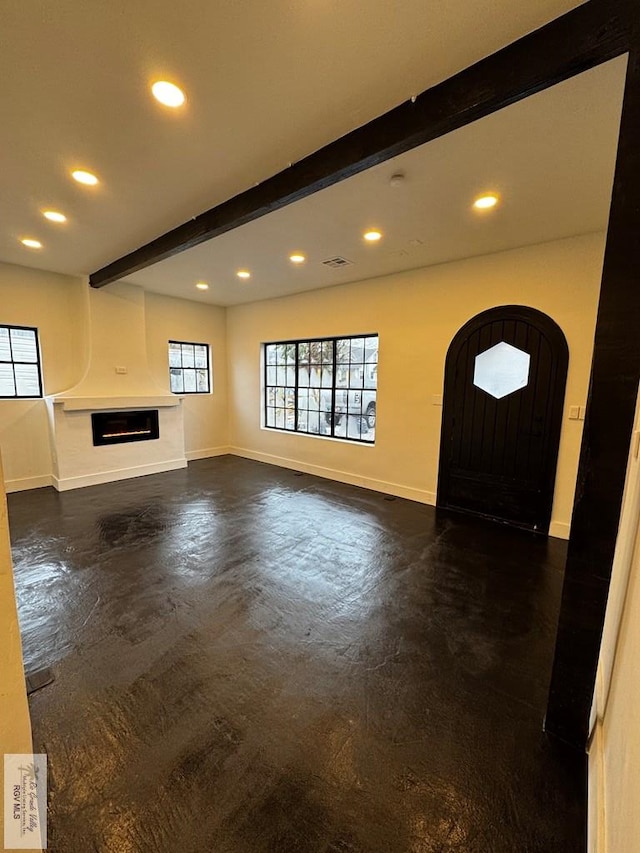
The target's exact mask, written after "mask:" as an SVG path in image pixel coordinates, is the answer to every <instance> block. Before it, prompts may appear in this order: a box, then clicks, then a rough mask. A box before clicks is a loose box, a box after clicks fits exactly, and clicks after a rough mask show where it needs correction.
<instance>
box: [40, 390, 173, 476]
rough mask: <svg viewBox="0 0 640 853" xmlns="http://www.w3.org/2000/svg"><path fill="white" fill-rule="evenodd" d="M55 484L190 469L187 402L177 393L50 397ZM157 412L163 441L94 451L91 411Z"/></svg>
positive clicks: (109, 446)
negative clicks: (184, 409)
mask: <svg viewBox="0 0 640 853" xmlns="http://www.w3.org/2000/svg"><path fill="white" fill-rule="evenodd" d="M47 407H48V410H49V424H50V429H51V446H52V451H53V485H54V487H55V488H56V489H57V490H58V491H59V492H64V491H67V490H69V489H78V488H81V487H83V486H95V485H97V484H99V483H111V482H114V481H115V480H125V479H128V478H130V477H141V476H144V475H146V474H157V473H160V472H161V471H174V470H176V469H177V468H185V467H186V465H187V460H186V457H185V450H184V424H183V417H182V398H181V397H176V396H174V395H172V394H159V395H153V396H127V397H74V396H71V395H65V396H59V397H49V398H47ZM143 409H157V410H158V416H159V426H160V437H159V438H157V439H153V440H150V441H136V442H129V443H124V444H114V445H106V446H101V447H95V446H94V444H93V433H92V429H91V413H92V412H96V411H117V412H122V411H127V410H132V411H133V410H135V411H140V410H143Z"/></svg>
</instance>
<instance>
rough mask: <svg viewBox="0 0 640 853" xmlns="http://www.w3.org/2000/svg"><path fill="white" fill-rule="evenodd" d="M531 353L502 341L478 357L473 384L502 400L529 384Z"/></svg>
mask: <svg viewBox="0 0 640 853" xmlns="http://www.w3.org/2000/svg"><path fill="white" fill-rule="evenodd" d="M530 362H531V357H530V355H529V353H526V352H522V350H519V349H517V348H516V347H512V346H511V344H507V343H505V342H504V341H501V342H500V343H499V344H496V345H495V346H493V347H491V349H488V350H486V351H485V352H482V353H480V355H477V356H476V363H475V370H474V373H473V384H474V385H475V386H476V387H477V388H481V389H482V390H483V391H486V392H487V394H491V396H492V397H495V398H496V399H497V400H501V399H502V398H503V397H506V396H507V395H508V394H513V392H514V391H518V390H520V388H525V387H526V386H527V384H528V382H529V364H530Z"/></svg>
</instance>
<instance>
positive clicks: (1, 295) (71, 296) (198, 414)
mask: <svg viewBox="0 0 640 853" xmlns="http://www.w3.org/2000/svg"><path fill="white" fill-rule="evenodd" d="M0 323H7V324H16V325H24V326H36V327H37V328H38V332H39V339H40V348H41V354H42V368H43V378H44V392H45V394H48V395H53V394H58V393H61V392H63V391H67V390H69V389H74V390H75V391H78V389H80V391H81V390H82V389H83V388H84V387H85V385H84V378H85V376H86V372H87V368H88V366H89V363H90V361H91V365H92V370H91V376H90V382H89V384H90V386H91V389H92V393H93V394H95V393H98V392H99V393H101V394H107V395H109V394H110V395H114V396H117V395H118V394H123V395H125V394H135V393H138V392H141V391H142V390H144V391H146V392H147V393H148V392H149V390H150V384H149V383H150V381H153V382H155V384H157V386H158V388H159V390H161V389H164V390H167V391H168V390H169V381H168V355H167V341H168V340H169V339H170V338H175V339H178V340H187V341H188V340H197V341H200V342H204V343H209V344H210V345H211V347H212V353H213V370H214V374H213V375H214V392H213V394H211V395H205V396H198V397H188V398H186V399H185V402H184V404H183V409H184V426H185V443H186V452H187V458H188V459H193V458H198V456H202V455H210V454H211V453H214V452H215V453H218V452H224V451H225V450H226V445H227V443H228V441H227V420H228V418H227V388H226V381H227V370H226V351H225V347H226V344H225V311H224V309H222V308H216V307H213V306H209V305H203V304H201V303H195V302H191V301H188V300H185V299H171V298H168V297H162V296H156V295H155V294H147V293H145V292H144V291H143V290H142V289H141V288H138V287H135V286H132V285H124V284H118V285H114V286H112V287H110V288H106V289H105V290H104V291H95V290H90V288H89V287H88V285H87V282H86V280H85V279H82V278H77V277H72V276H65V275H57V274H55V273H49V272H42V271H40V270H33V269H29V268H26V267H18V266H12V265H9V264H0ZM114 330H116V331H115V332H114ZM147 362H148V366H147ZM116 365H122V366H124V367H126V368H127V371H128V372H127V374H126V375H124V376H121V375H118V374H116V373H115V366H116ZM141 365H144V366H143V367H141ZM87 387H88V386H87ZM0 450H2V453H3V457H4V467H5V482H6V487H7V490H8V491H14V490H17V489H25V488H36V487H39V486H44V485H50V483H51V475H52V459H51V449H50V441H49V421H48V416H47V409H46V404H45V402H44V400H33V401H31V400H0Z"/></svg>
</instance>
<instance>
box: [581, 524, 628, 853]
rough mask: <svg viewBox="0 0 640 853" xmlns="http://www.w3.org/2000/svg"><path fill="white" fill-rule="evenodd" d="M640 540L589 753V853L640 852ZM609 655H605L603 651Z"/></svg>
mask: <svg viewBox="0 0 640 853" xmlns="http://www.w3.org/2000/svg"><path fill="white" fill-rule="evenodd" d="M638 614H640V536H637V537H635V553H634V556H633V561H632V565H631V575H630V578H629V586H628V590H627V596H626V604H625V607H624V612H623V616H622V621H621V624H620V633H619V635H618V637H617V638H616V639H617V642H615V663H614V667H613V672H612V677H611V683H610V687H609V691H608V696H607V699H606V704H605V705H603V706H602V707H601V708H600V709H599V719H598V722H597V725H596V730H595V733H594V739H593V742H592V745H591V749H590V754H589V776H590V784H589V818H590V819H589V827H590V842H589V850H590V853H596V851H597V853H605V851H606V853H637V851H638V850H640V821H639V820H638V803H639V802H640V773H639V772H638V768H639V767H640V704H639V703H638V696H639V691H640V678H639V677H638V660H640V618H639V617H638ZM603 651H606V650H603Z"/></svg>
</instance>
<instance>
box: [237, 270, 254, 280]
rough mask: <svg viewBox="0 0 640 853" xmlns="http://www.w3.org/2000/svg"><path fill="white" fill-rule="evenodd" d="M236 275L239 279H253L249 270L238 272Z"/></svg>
mask: <svg viewBox="0 0 640 853" xmlns="http://www.w3.org/2000/svg"><path fill="white" fill-rule="evenodd" d="M236 275H237V276H238V278H251V273H250V272H249V270H238V272H237V273H236Z"/></svg>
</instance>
